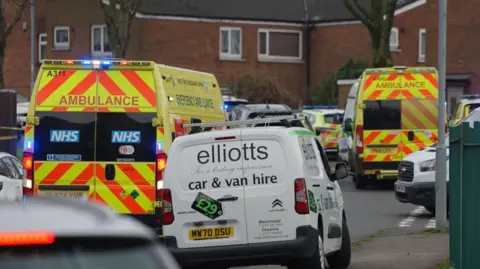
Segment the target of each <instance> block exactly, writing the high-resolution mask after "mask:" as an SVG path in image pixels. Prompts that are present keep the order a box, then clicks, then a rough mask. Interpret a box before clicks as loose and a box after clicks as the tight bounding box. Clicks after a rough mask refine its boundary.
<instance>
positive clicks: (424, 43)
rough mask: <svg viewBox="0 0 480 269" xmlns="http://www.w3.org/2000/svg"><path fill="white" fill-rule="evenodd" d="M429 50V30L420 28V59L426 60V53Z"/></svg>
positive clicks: (421, 60) (422, 61) (420, 60)
mask: <svg viewBox="0 0 480 269" xmlns="http://www.w3.org/2000/svg"><path fill="white" fill-rule="evenodd" d="M426 51H427V30H425V29H420V30H419V32H418V61H419V62H421V63H424V62H425V55H426Z"/></svg>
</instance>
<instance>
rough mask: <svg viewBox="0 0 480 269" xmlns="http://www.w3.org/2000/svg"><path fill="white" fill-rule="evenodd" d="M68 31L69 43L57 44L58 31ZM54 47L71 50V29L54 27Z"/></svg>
mask: <svg viewBox="0 0 480 269" xmlns="http://www.w3.org/2000/svg"><path fill="white" fill-rule="evenodd" d="M61 30H67V33H68V41H67V42H57V31H61ZM53 46H54V47H55V48H56V49H69V48H70V27H68V26H55V27H53Z"/></svg>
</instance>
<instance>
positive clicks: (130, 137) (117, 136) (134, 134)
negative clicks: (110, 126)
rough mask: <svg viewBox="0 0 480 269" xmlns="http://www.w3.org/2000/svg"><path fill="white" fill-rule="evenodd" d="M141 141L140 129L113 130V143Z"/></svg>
mask: <svg viewBox="0 0 480 269" xmlns="http://www.w3.org/2000/svg"><path fill="white" fill-rule="evenodd" d="M141 141H142V133H141V132H140V131H117V130H114V131H112V140H111V142H112V143H140V142H141Z"/></svg>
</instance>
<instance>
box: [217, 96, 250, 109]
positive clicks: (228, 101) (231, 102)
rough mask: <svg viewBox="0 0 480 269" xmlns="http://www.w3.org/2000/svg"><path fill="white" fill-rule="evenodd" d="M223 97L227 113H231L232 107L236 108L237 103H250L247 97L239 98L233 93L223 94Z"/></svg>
mask: <svg viewBox="0 0 480 269" xmlns="http://www.w3.org/2000/svg"><path fill="white" fill-rule="evenodd" d="M222 98H223V105H224V109H225V111H227V113H230V111H231V110H232V108H234V107H235V106H237V105H241V104H248V103H250V102H248V100H247V99H242V98H237V97H235V96H231V95H223V96H222Z"/></svg>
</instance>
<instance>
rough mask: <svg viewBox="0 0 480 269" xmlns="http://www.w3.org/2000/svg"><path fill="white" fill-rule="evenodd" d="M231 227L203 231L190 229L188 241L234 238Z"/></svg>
mask: <svg viewBox="0 0 480 269" xmlns="http://www.w3.org/2000/svg"><path fill="white" fill-rule="evenodd" d="M234 234H235V233H234V230H233V226H228V227H218V228H205V229H190V230H189V231H188V239H190V240H206V239H221V238H230V237H233V236H234Z"/></svg>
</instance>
